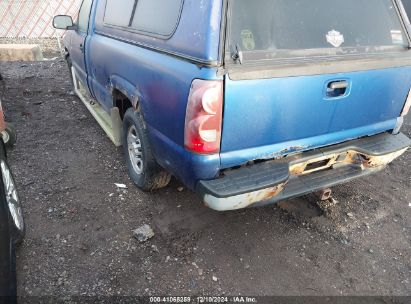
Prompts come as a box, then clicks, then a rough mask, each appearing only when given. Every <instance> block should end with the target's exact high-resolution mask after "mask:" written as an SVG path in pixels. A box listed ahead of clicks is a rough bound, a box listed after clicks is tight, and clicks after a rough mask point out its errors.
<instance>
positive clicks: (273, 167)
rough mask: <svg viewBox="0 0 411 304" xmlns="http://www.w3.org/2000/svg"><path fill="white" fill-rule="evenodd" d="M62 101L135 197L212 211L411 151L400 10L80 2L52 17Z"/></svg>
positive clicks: (326, 3) (392, 2)
mask: <svg viewBox="0 0 411 304" xmlns="http://www.w3.org/2000/svg"><path fill="white" fill-rule="evenodd" d="M53 25H54V27H55V28H58V29H63V30H67V32H66V34H65V37H64V45H65V51H66V56H67V57H66V58H67V62H68V65H69V68H70V71H71V76H72V79H73V84H74V89H75V92H76V93H77V94H78V96H79V97H80V98H81V99H82V100H83V101H84V103H85V105H86V106H87V107H88V108H89V110H90V111H91V112H92V114H93V115H94V116H95V117H96V119H97V121H98V122H99V123H100V125H101V126H102V127H103V128H104V130H105V131H106V132H107V134H108V135H109V137H110V138H111V139H112V141H113V142H114V143H115V144H116V145H118V146H121V145H122V146H123V148H124V154H125V160H126V163H127V166H128V170H129V173H130V177H131V179H132V180H133V182H134V183H135V184H136V185H137V186H138V187H139V188H141V189H143V190H145V191H151V190H154V189H158V188H161V187H164V186H166V185H167V184H168V183H169V181H170V177H171V175H174V176H176V177H177V178H179V179H180V180H181V181H182V182H183V183H184V184H185V185H186V186H187V187H188V188H190V189H192V190H193V191H195V192H197V193H198V194H199V195H200V196H201V198H202V199H203V201H204V202H205V204H206V205H207V206H209V207H210V208H213V209H215V210H219V211H224V210H235V209H240V208H246V207H251V206H261V205H265V204H269V203H274V202H278V201H280V200H283V199H287V198H290V197H295V196H299V195H304V194H307V193H310V192H314V191H317V190H321V189H326V188H328V187H331V186H334V185H337V184H340V183H343V182H347V181H350V180H353V179H355V178H359V177H362V176H365V175H368V174H371V173H374V172H377V171H379V170H381V169H383V168H385V167H386V166H387V164H389V163H390V162H392V161H393V160H394V159H396V158H397V157H399V156H400V155H402V154H403V153H404V152H405V151H406V150H407V148H408V147H409V146H410V140H409V139H408V138H407V137H406V136H405V135H404V134H402V133H401V132H400V129H401V126H402V123H403V121H404V116H405V115H406V114H407V112H408V110H409V108H410V106H411V94H410V88H411V52H410V46H411V40H410V34H411V28H410V25H409V21H408V18H407V17H406V14H405V12H404V8H403V5H402V3H401V1H399V0H372V1H370V0H346V1H339V0H333V1H331V0H316V1H311V2H310V5H307V1H305V0H294V1H288V0H255V1H249V0H122V1H118V0H94V1H93V0H84V1H83V4H82V6H81V9H80V12H79V15H78V18H77V21H76V22H75V23H74V22H73V20H72V18H71V17H69V16H61V15H60V16H56V17H55V18H54V21H53Z"/></svg>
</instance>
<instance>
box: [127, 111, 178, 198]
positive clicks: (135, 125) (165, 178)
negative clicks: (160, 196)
mask: <svg viewBox="0 0 411 304" xmlns="http://www.w3.org/2000/svg"><path fill="white" fill-rule="evenodd" d="M122 140H123V149H124V156H125V160H126V164H127V169H128V172H129V176H130V178H131V180H132V181H133V183H134V184H135V185H136V186H137V187H138V188H140V189H141V190H143V191H153V190H156V189H160V188H164V187H166V186H167V185H168V184H169V183H170V180H171V175H170V174H169V173H168V172H166V171H164V169H163V168H161V167H160V166H159V165H158V164H157V162H156V160H155V159H154V156H153V153H152V149H151V145H150V142H149V140H148V136H147V130H146V127H145V124H144V121H143V117H142V115H141V113H140V112H139V111H135V110H134V109H133V108H130V109H128V110H127V112H126V114H125V115H124V119H123V131H122Z"/></svg>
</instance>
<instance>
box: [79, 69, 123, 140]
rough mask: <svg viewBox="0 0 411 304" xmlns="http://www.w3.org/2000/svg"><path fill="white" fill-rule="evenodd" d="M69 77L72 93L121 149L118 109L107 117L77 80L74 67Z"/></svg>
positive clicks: (120, 125) (120, 124)
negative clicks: (72, 85)
mask: <svg viewBox="0 0 411 304" xmlns="http://www.w3.org/2000/svg"><path fill="white" fill-rule="evenodd" d="M71 75H72V78H73V83H74V92H75V93H76V95H77V96H78V98H80V100H81V101H82V102H83V104H84V105H85V106H86V108H87V109H88V110H89V111H90V113H91V115H93V117H94V118H95V119H96V120H97V122H98V124H99V125H100V126H101V127H102V128H103V130H104V132H106V134H107V136H108V137H109V138H110V140H111V141H112V142H113V144H114V145H115V146H116V147H121V146H122V142H121V129H122V123H121V117H120V111H119V109H118V108H116V107H115V108H112V109H111V115H109V114H108V113H107V112H106V111H104V109H103V108H102V107H101V106H100V105H99V104H98V103H97V102H96V101H95V100H94V99H93V98H92V97H91V96H89V94H88V93H87V91H86V89H85V88H84V87H83V85H82V84H81V82H80V81H79V80H78V79H77V76H76V73H75V69H74V67H72V68H71Z"/></svg>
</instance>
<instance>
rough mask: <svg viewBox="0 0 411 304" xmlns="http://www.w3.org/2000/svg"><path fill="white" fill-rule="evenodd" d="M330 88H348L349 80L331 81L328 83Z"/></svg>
mask: <svg viewBox="0 0 411 304" xmlns="http://www.w3.org/2000/svg"><path fill="white" fill-rule="evenodd" d="M328 88H329V89H331V90H340V89H346V88H348V81H345V80H343V81H334V82H330V84H329V85H328Z"/></svg>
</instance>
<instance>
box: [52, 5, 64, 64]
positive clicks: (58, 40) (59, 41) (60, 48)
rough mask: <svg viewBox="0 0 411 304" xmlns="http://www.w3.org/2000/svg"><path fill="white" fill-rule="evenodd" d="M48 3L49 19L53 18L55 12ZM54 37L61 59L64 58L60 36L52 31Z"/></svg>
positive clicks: (55, 31)
mask: <svg viewBox="0 0 411 304" xmlns="http://www.w3.org/2000/svg"><path fill="white" fill-rule="evenodd" d="M48 1H49V9H50V15H51V17H52V18H53V16H54V14H55V12H56V10H55V9H53V6H52V4H51V0H48ZM54 36H55V38H56V39H57V44H58V46H59V50H60V54H61V57H63V56H64V53H63V48H62V47H61V40H60V35H59V34H58V33H57V30H54Z"/></svg>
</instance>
